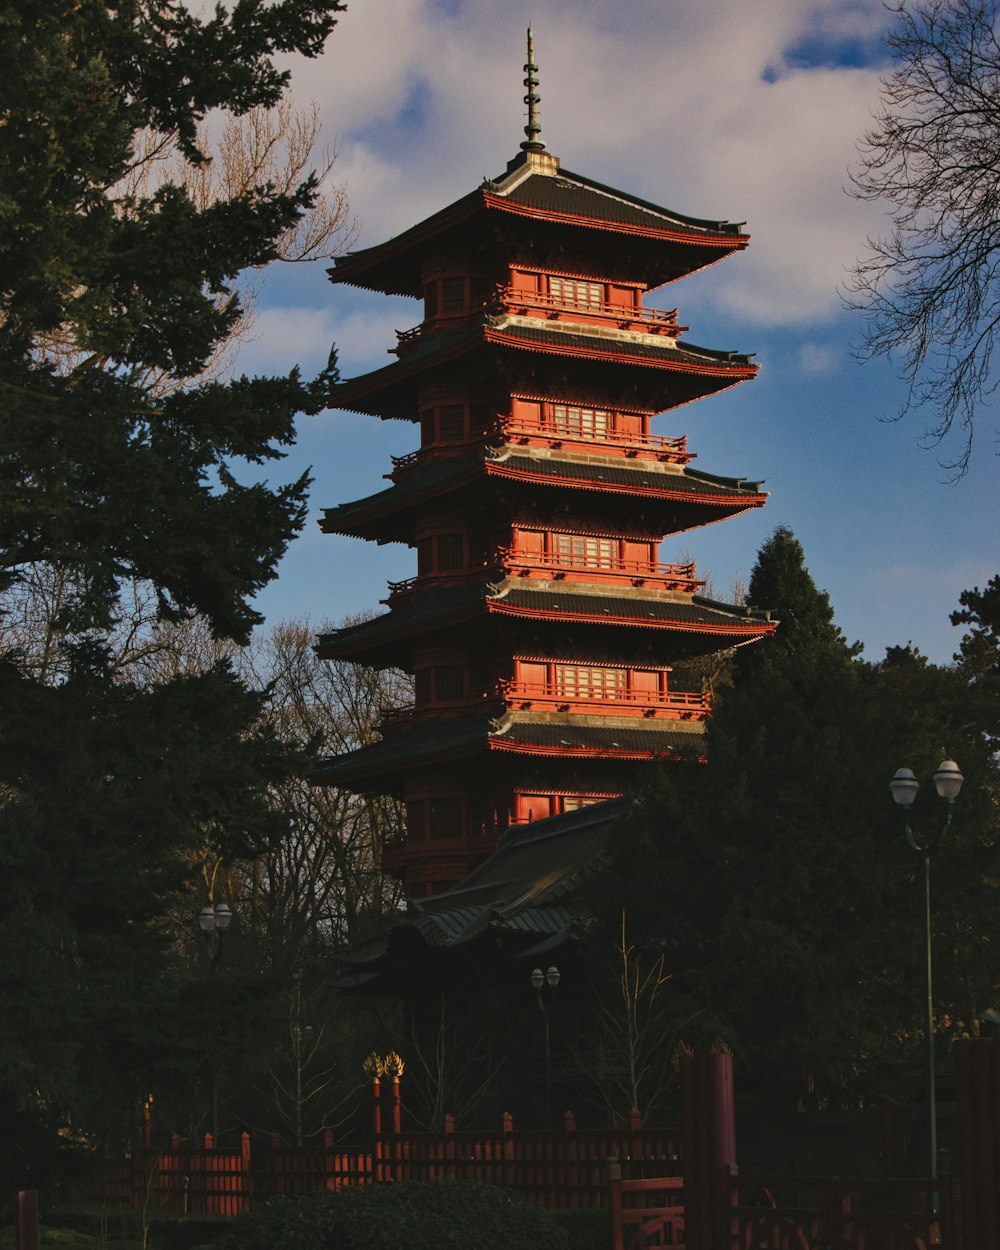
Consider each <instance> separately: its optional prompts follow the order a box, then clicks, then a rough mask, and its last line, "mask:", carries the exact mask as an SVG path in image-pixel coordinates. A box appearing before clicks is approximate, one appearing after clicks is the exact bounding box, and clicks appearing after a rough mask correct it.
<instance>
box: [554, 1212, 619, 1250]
mask: <svg viewBox="0 0 1000 1250" xmlns="http://www.w3.org/2000/svg"><path fill="white" fill-rule="evenodd" d="M549 1215H550V1217H551V1219H552V1221H553V1223H554V1224H555V1225H556V1227H557V1228H560V1229H562V1230H563V1231H564V1232H565V1234H566V1237H567V1240H568V1244H569V1245H571V1246H572V1247H573V1250H608V1246H610V1245H611V1244H612V1241H613V1238H612V1233H611V1212H610V1211H608V1210H593V1211H591V1210H583V1209H572V1210H571V1209H568V1210H565V1211H550V1212H549Z"/></svg>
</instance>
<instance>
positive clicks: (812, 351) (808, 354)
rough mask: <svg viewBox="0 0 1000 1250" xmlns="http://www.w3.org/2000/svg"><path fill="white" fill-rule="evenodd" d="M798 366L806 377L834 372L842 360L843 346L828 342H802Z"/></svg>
mask: <svg viewBox="0 0 1000 1250" xmlns="http://www.w3.org/2000/svg"><path fill="white" fill-rule="evenodd" d="M798 357H799V368H800V369H801V371H802V372H803V373H804V374H806V375H807V376H808V377H814V378H815V377H822V376H823V375H824V374H830V373H836V371H837V369H839V368H840V367H841V365H842V364H843V361H844V353H843V347H842V345H841V344H839V343H838V344H837V345H836V346H834V345H832V344H830V343H803V344H802V346H801V347H800V348H799V352H798Z"/></svg>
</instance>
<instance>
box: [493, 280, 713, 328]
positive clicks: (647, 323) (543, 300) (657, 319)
mask: <svg viewBox="0 0 1000 1250" xmlns="http://www.w3.org/2000/svg"><path fill="white" fill-rule="evenodd" d="M496 297H497V298H498V299H499V301H500V303H501V306H502V308H503V311H504V312H509V313H520V314H522V315H523V314H525V313H530V312H541V313H543V314H544V315H545V316H546V317H547V318H549V319H550V320H551V319H558V318H559V317H561V316H562V314H563V313H567V314H568V315H569V316H570V317H572V316H573V315H574V314H576V315H577V316H579V315H580V314H581V313H582V314H584V315H585V316H587V317H594V318H597V319H599V320H602V321H613V322H615V324H616V325H617V326H618V327H619V328H620V329H623V330H626V329H638V330H642V331H645V332H646V333H648V334H665V335H667V336H669V337H670V338H674V339H675V338H677V337H678V336H679V335H681V334H683V333H684V332H685V331H686V330H688V329H689V328H690V327H689V326H682V325H678V324H677V309H676V308H670V309H664V308H642V307H641V306H639V307H637V306H635V305H629V306H628V307H626V306H624V305H622V304H605V303H603V302H601V303H594V304H591V303H589V302H588V301H586V300H572V299H566V298H565V297H558V296H555V295H550V294H549V293H548V292H547V291H523V290H520V289H519V288H517V287H512V286H502V287H499V288H498V289H497V293H496Z"/></svg>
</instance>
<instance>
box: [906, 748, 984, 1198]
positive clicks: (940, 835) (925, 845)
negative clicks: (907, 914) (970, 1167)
mask: <svg viewBox="0 0 1000 1250" xmlns="http://www.w3.org/2000/svg"><path fill="white" fill-rule="evenodd" d="M964 780H965V778H964V777H963V776H962V774H961V772H960V770H959V767H958V765H957V764H956V763H955V761H954V760H942V762H941V763H940V764H939V765H938V770H937V772H936V773H935V774H934V789H935V790H936V791H937V793H938V798H940V799H941V800H942V802H943V803H944V804H945V816H944V822H943V823H942V825H941V826H940V828H939V830H938V832H937V834H936V835H935V836H934V837H932V838H930V839H928V840H927V841H925V842H920V841H918V839H917V837H916V835H915V834H914V832H913V829H912V827H911V825H910V812H911V810H912V808H913V801H914V799H915V798H916V797H917V791H918V790H919V789H920V784H919V782H918V781H917V779H916V777H914V775H913V773H912V771H911V770H910V769H909V768H900V769H898V770H897V771H896V775H895V776H894V777H893V779H892V781H890V782H889V789H890V790H891V791H892V797H893V800H894V801H895V803H896V804H897V805H898V806H899V807H900V808H901V809H902V813H903V829H904V832H905V834H906V841H907V843H908V844H909V846H910V847H911V849H912V850H914V851H916V852H917V854H918V855H922V856H923V860H924V932H925V938H926V945H927V952H926V954H927V1136H928V1139H929V1141H928V1150H929V1152H930V1165H931V1167H930V1176H931V1180H936V1179H937V1083H936V1079H935V1070H934V990H933V961H932V955H931V856H932V855H933V854H934V852H935V851H936V850H937V849H938V848H939V847H940V845H941V843H942V842H943V841H944V836H945V834H946V833H947V832H948V829H949V827H950V825H951V818H952V816H953V814H954V810H955V800H956V799H957V798H958V793H959V791H960V790H961V788H962V782H963V781H964Z"/></svg>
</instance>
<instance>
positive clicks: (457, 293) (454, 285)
mask: <svg viewBox="0 0 1000 1250" xmlns="http://www.w3.org/2000/svg"><path fill="white" fill-rule="evenodd" d="M441 311H442V312H443V313H445V314H447V313H460V312H465V279H464V278H442V279H441Z"/></svg>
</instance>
